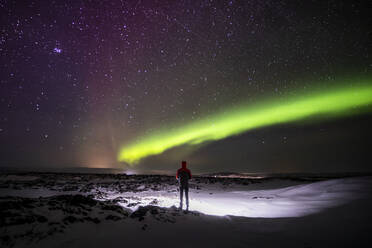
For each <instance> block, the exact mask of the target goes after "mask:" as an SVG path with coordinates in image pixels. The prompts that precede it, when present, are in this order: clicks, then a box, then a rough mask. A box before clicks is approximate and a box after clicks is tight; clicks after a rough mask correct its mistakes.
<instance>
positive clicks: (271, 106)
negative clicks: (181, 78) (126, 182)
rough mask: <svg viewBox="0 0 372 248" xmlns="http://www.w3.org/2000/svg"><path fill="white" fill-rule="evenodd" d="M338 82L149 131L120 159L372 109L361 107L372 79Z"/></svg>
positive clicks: (368, 100)
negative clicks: (249, 131)
mask: <svg viewBox="0 0 372 248" xmlns="http://www.w3.org/2000/svg"><path fill="white" fill-rule="evenodd" d="M339 85H342V86H338V87H328V88H327V87H324V86H323V88H325V89H322V90H321V89H317V90H308V91H307V92H305V93H302V94H301V93H299V92H296V93H294V92H292V94H286V95H284V96H281V97H280V98H272V99H266V100H265V101H262V102H259V103H256V104H252V103H244V104H241V105H239V106H236V107H230V108H228V109H225V110H224V111H221V112H218V113H215V114H213V115H210V116H208V117H205V118H202V119H200V120H198V121H194V122H190V123H188V124H185V125H179V126H176V127H174V128H169V127H168V129H163V130H158V131H156V132H154V133H149V134H147V135H144V136H142V137H140V138H139V139H137V140H134V141H133V142H132V143H129V144H127V145H124V146H123V147H122V148H121V149H120V151H119V153H118V160H119V161H122V162H127V163H129V164H136V163H137V162H139V161H140V160H141V159H143V158H145V157H147V156H151V155H157V154H161V153H162V152H164V151H166V150H168V149H170V148H173V147H176V146H180V145H185V144H188V145H196V144H200V143H203V142H206V141H215V140H220V139H224V138H226V137H229V136H233V135H238V134H241V133H243V132H246V131H248V130H252V129H256V128H261V127H266V126H270V125H275V124H281V123H288V122H294V121H299V120H303V119H308V118H309V117H312V116H316V115H317V116H318V118H326V119H330V118H336V117H341V116H347V115H351V114H355V113H360V112H363V111H370V108H362V107H366V106H370V105H371V104H372V80H359V81H357V82H355V83H353V84H350V83H349V85H347V86H345V85H346V83H345V82H340V84H339Z"/></svg>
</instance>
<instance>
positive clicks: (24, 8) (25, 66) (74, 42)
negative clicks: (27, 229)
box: [0, 0, 372, 173]
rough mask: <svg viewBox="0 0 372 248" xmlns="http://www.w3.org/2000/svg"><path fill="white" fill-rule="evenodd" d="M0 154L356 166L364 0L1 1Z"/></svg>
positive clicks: (157, 162) (77, 162)
mask: <svg viewBox="0 0 372 248" xmlns="http://www.w3.org/2000/svg"><path fill="white" fill-rule="evenodd" d="M0 20H1V21H0V23H1V28H0V157H1V161H0V169H1V168H11V169H17V168H25V169H30V170H32V169H34V168H39V167H41V168H42V169H41V170H45V169H63V168H68V167H89V168H115V169H119V170H124V171H125V170H127V169H128V170H133V171H135V170H138V171H139V172H144V173H163V172H164V173H168V172H172V171H173V170H174V166H178V164H179V161H180V160H187V161H188V163H189V165H190V166H191V167H192V169H193V172H195V173H198V172H200V173H203V172H214V171H238V172H302V171H307V172H314V171H370V170H372V169H371V168H369V164H371V163H372V158H371V156H370V152H369V150H368V147H370V146H372V131H371V129H370V128H369V127H370V126H371V125H372V114H371V111H370V104H371V100H370V99H371V84H372V81H371V78H372V65H371V56H372V46H371V44H372V40H371V35H370V34H371V32H370V23H371V22H372V16H371V14H370V11H369V4H368V1H360V2H355V1H347V0H340V1H321V0H315V1H300V2H293V1H287V0H284V1H280V2H278V1H273V0H268V1H259V0H252V1H235V0H227V1H214V0H206V1H205V0H195V1H185V0H180V1H167V0H164V1H163V0H162V1H160V0H154V1H138V0H133V1H132V0H129V1H121V0H107V1H106V0H104V1H95V0H92V1H80V0H76V1H54V2H45V1H41V0H37V1H31V2H27V3H26V2H24V1H3V2H1V4H0Z"/></svg>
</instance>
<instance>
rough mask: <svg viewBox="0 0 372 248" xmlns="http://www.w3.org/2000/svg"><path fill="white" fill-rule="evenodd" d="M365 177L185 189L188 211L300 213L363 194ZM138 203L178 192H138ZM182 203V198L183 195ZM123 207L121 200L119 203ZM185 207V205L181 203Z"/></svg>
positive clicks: (175, 202) (166, 199) (169, 201)
mask: <svg viewBox="0 0 372 248" xmlns="http://www.w3.org/2000/svg"><path fill="white" fill-rule="evenodd" d="M366 180H368V179H363V178H359V179H335V180H327V181H322V182H315V183H309V184H302V185H296V186H291V187H285V188H278V189H264V190H251V191H250V190H241V191H240V190H239V191H227V190H224V189H222V188H216V189H215V190H213V193H212V194H211V190H204V191H203V190H200V191H198V193H196V192H195V191H194V190H191V191H190V192H189V197H190V208H189V210H190V211H198V212H201V213H204V214H207V215H216V216H225V215H233V216H244V217H261V218H284V217H301V216H306V215H310V214H314V213H318V212H321V211H324V210H326V209H328V208H332V207H336V206H340V205H343V204H345V203H347V202H350V201H352V200H354V199H357V198H361V197H363V196H364V195H365V192H366V191H365V190H361V189H362V188H364V187H365V186H364V185H368V184H370V183H367V184H366ZM136 196H137V197H139V198H141V200H140V202H141V204H139V205H137V206H136V207H134V208H131V209H132V210H135V209H137V208H138V206H144V205H149V204H150V205H151V203H150V201H151V199H157V201H158V202H157V204H155V205H157V206H159V207H167V208H169V207H171V206H177V207H178V206H179V196H178V193H165V192H161V193H160V192H150V191H147V192H140V193H137V194H136ZM184 204H185V199H184ZM121 205H122V206H123V207H125V205H124V204H121ZM184 208H185V205H184Z"/></svg>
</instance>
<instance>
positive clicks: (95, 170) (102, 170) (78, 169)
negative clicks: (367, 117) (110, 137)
mask: <svg viewBox="0 0 372 248" xmlns="http://www.w3.org/2000/svg"><path fill="white" fill-rule="evenodd" d="M177 168H178V167H177ZM177 168H176V167H175V169H174V171H172V170H138V169H134V168H113V167H112V168H111V167H110V168H108V167H85V166H71V167H60V168H45V167H32V168H26V167H16V168H14V167H1V166H0V174H2V173H5V174H6V173H10V174H11V173H77V174H126V175H168V176H172V175H173V174H175V173H176V169H177ZM193 174H194V175H196V176H205V175H211V176H215V175H220V176H223V174H226V175H230V174H240V175H257V176H258V175H265V176H273V175H366V176H367V175H372V171H328V172H306V171H291V172H246V171H240V172H239V171H204V172H196V173H193Z"/></svg>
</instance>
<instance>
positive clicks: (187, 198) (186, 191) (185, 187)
mask: <svg viewBox="0 0 372 248" xmlns="http://www.w3.org/2000/svg"><path fill="white" fill-rule="evenodd" d="M183 191H185V196H186V207H187V208H189V186H188V185H187V186H182V185H180V201H181V203H180V207H181V208H182V202H183Z"/></svg>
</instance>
